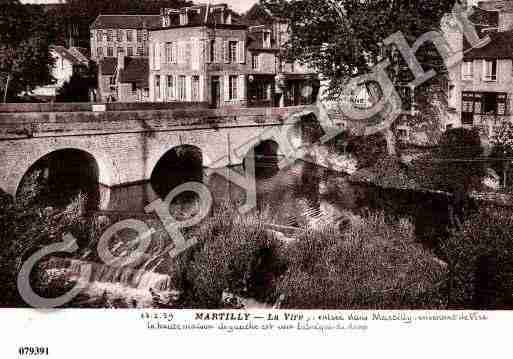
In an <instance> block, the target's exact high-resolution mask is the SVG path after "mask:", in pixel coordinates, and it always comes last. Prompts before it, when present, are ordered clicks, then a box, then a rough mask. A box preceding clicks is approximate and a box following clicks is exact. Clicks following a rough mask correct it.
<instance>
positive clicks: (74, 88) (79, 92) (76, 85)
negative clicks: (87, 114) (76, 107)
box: [56, 61, 98, 102]
mask: <svg viewBox="0 0 513 359" xmlns="http://www.w3.org/2000/svg"><path fill="white" fill-rule="evenodd" d="M97 71H98V68H97V66H96V64H95V63H94V62H93V61H90V63H89V66H88V67H87V68H84V69H82V71H77V72H75V73H74V74H73V75H72V76H71V78H70V79H69V80H68V81H66V82H65V83H64V84H63V85H62V87H61V88H60V89H59V90H58V93H57V98H56V100H57V101H58V102H88V101H89V100H90V96H91V93H90V92H91V90H92V89H94V88H95V87H96V86H97V83H98V82H97Z"/></svg>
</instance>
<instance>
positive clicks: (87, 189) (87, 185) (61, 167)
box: [16, 148, 100, 209]
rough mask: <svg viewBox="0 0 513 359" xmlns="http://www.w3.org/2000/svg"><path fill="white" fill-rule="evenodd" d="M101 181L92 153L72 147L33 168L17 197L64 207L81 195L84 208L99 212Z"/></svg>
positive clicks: (44, 159)
mask: <svg viewBox="0 0 513 359" xmlns="http://www.w3.org/2000/svg"><path fill="white" fill-rule="evenodd" d="M98 178H99V170H98V164H97V162H96V160H95V158H94V157H93V156H92V155H91V154H89V153H87V152H85V151H82V150H77V149H72V148H69V149H62V150H57V151H54V152H51V153H49V154H47V155H45V156H43V157H41V158H40V159H39V160H37V161H36V162H35V163H34V164H33V165H32V166H30V168H29V169H28V171H27V172H25V174H24V176H23V178H22V180H21V182H20V184H19V186H18V190H17V192H16V198H17V199H18V200H22V201H24V202H29V203H32V204H36V205H44V206H54V207H58V208H63V207H65V206H67V205H68V204H70V203H71V202H72V201H74V200H76V199H77V198H78V197H79V195H80V197H81V200H83V201H84V202H83V204H84V206H85V209H97V208H98V205H99V199H100V190H99V183H98V182H99V181H98Z"/></svg>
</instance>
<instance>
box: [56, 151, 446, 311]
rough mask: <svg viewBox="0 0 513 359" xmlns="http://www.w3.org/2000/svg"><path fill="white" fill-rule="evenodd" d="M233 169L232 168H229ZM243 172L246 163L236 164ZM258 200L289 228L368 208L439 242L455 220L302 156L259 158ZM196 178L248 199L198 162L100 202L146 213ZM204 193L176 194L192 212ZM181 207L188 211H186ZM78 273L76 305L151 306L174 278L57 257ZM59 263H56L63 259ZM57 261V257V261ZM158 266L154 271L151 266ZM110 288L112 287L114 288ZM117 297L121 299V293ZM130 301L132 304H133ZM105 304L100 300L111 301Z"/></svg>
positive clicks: (421, 199)
mask: <svg viewBox="0 0 513 359" xmlns="http://www.w3.org/2000/svg"><path fill="white" fill-rule="evenodd" d="M225 170H226V171H228V170H227V169H225ZM229 170H231V171H239V172H242V171H244V169H243V168H242V166H239V167H233V168H230V169H229ZM255 172H256V193H257V206H256V208H255V210H259V211H263V210H265V211H268V214H269V216H270V217H271V220H270V221H271V222H273V223H274V224H277V225H282V226H287V227H290V226H292V227H305V226H318V225H322V224H324V223H333V222H335V223H340V224H342V223H344V224H347V223H350V222H352V221H358V220H359V219H360V218H361V216H364V215H365V214H366V213H367V212H368V211H384V213H385V215H386V216H387V217H388V218H390V220H397V219H398V218H400V217H407V218H409V219H410V220H411V221H412V223H413V224H414V225H415V230H416V235H417V238H418V239H419V241H421V242H422V243H424V244H426V246H428V247H432V246H433V245H434V244H436V241H437V240H438V238H439V237H440V236H443V235H444V231H445V228H446V225H447V201H446V199H445V198H443V197H441V196H437V195H433V194H421V193H416V192H407V191H396V190H390V189H387V190H383V189H380V188H376V187H372V186H368V185H361V184H354V183H351V182H350V181H349V178H348V175H346V174H344V173H340V172H335V171H331V170H328V169H326V168H324V167H321V166H318V165H316V164H313V163H310V162H305V161H297V162H295V163H293V164H292V165H290V166H289V167H287V168H283V169H279V168H278V167H277V165H276V163H275V162H273V161H262V162H257V165H256V171H255ZM188 181H201V182H203V183H204V184H205V185H206V186H207V187H208V188H209V189H210V191H211V193H212V197H213V200H214V202H218V203H219V202H226V201H228V202H231V203H234V204H241V203H243V202H244V199H245V191H244V190H243V189H242V188H240V187H238V186H237V185H235V184H234V183H232V182H231V181H229V180H227V179H226V178H224V177H223V176H221V175H219V174H216V173H212V170H208V169H203V168H201V167H199V168H196V169H192V170H191V168H190V167H188V168H182V169H181V170H180V169H177V168H172V170H170V171H167V172H164V173H163V174H162V173H161V174H160V175H159V176H155V177H153V178H152V180H151V181H147V182H144V183H139V184H134V185H130V186H120V187H115V188H102V189H101V193H102V194H101V196H100V197H101V200H100V202H101V203H100V206H101V211H100V213H101V214H102V215H108V214H109V213H113V214H115V215H119V214H122V216H123V217H125V218H129V217H130V216H132V215H133V216H134V217H137V216H138V215H141V214H144V213H145V211H144V208H145V206H147V205H148V204H149V203H151V202H152V201H154V200H155V199H158V198H165V195H166V194H167V193H168V192H169V191H170V190H171V189H172V188H174V187H176V186H177V185H179V184H181V183H185V182H188ZM196 199H197V197H196V195H195V194H192V193H191V192H185V193H183V194H181V195H179V196H176V197H175V199H174V200H173V201H172V206H175V207H173V208H174V215H176V214H177V213H176V212H177V211H178V212H180V211H181V212H184V213H181V214H182V215H184V216H185V217H187V216H190V215H191V212H194V211H195V210H197V208H195V203H197V200H196ZM179 214H180V213H179ZM57 262H58V263H60V264H59V265H60V267H64V268H65V269H66V270H67V271H68V272H70V273H71V274H72V275H80V273H84V272H86V271H91V273H92V274H91V277H90V279H89V281H90V282H91V285H90V286H89V294H88V295H87V296H85V297H84V296H81V297H80V300H82V301H85V303H86V304H80V303H78V304H77V302H74V303H72V304H71V305H72V306H85V307H89V306H94V304H91V301H92V302H95V301H96V302H97V301H98V300H100V301H101V300H102V298H103V299H105V300H107V297H109V298H110V299H108V300H111V301H112V300H118V301H120V300H121V301H123V303H125V304H122V305H121V306H128V307H129V306H131V304H130V303H132V302H133V303H137V304H134V306H139V307H140V306H143V307H148V306H151V305H152V304H151V303H152V302H151V296H149V295H148V293H149V290H150V288H153V289H155V288H157V289H161V290H163V291H166V290H167V289H171V288H167V286H169V282H170V280H169V277H168V276H167V275H165V274H162V273H156V272H153V270H151V266H144V267H142V268H138V269H136V270H133V269H126V270H124V269H120V268H105V266H102V265H100V264H98V263H96V262H95V261H91V259H90V258H87V257H85V258H81V259H80V260H78V261H77V260H76V259H72V260H70V259H67V260H64V261H62V260H61V261H57ZM57 262H55V263H57ZM55 263H54V264H55ZM52 266H53V267H58V266H57V265H50V267H52ZM148 268H150V270H149V271H148V270H147V269H148ZM106 293H109V294H106ZM113 298H114V299H113ZM127 303H128V304H127ZM103 305H104V304H99V306H103Z"/></svg>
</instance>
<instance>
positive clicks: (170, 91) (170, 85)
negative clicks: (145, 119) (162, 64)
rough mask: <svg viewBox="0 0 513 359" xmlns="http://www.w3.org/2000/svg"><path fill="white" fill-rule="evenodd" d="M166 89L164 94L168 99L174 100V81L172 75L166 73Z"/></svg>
mask: <svg viewBox="0 0 513 359" xmlns="http://www.w3.org/2000/svg"><path fill="white" fill-rule="evenodd" d="M166 89H167V94H166V97H167V99H168V100H174V98H175V91H174V89H175V86H174V81H173V76H172V75H167V86H166Z"/></svg>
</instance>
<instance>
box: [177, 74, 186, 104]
mask: <svg viewBox="0 0 513 359" xmlns="http://www.w3.org/2000/svg"><path fill="white" fill-rule="evenodd" d="M185 80H186V79H185V76H183V75H181V76H179V77H178V100H180V101H185V100H186V98H187V88H186V83H185Z"/></svg>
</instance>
